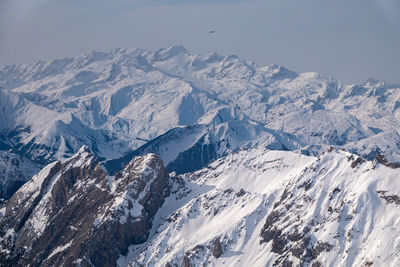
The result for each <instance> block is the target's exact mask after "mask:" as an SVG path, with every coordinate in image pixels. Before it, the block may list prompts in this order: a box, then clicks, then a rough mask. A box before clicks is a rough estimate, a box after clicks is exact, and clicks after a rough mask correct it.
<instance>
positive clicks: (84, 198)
mask: <svg viewBox="0 0 400 267" xmlns="http://www.w3.org/2000/svg"><path fill="white" fill-rule="evenodd" d="M169 190H170V189H169V182H168V173H167V172H166V169H165V168H164V166H163V163H162V161H161V159H160V158H159V157H158V156H155V155H152V154H149V155H145V156H142V157H137V158H135V159H133V160H132V161H131V162H130V163H129V164H128V165H127V166H126V167H125V168H124V169H123V170H122V171H120V172H118V173H116V175H115V176H108V173H107V172H106V171H105V170H104V168H103V167H102V165H100V164H99V163H98V161H97V160H96V159H95V157H94V156H93V155H92V153H91V152H90V151H89V150H88V148H86V147H84V148H82V149H81V150H80V151H79V152H78V153H77V154H76V155H75V156H73V157H72V158H70V159H69V160H67V161H65V162H64V163H62V162H59V161H58V162H55V163H52V164H50V165H48V166H47V167H46V168H44V169H43V170H42V171H41V172H40V173H39V174H37V175H36V176H34V177H33V178H32V180H31V181H29V182H28V183H27V184H25V185H24V186H23V187H21V188H20V190H18V191H17V192H16V194H14V196H13V197H12V198H11V199H10V200H9V201H8V203H7V204H6V206H5V212H4V216H3V217H2V218H1V220H0V248H1V252H0V265H20V266H21V265H22V266H28V265H29V266H61V265H64V266H74V265H81V266H91V265H95V266H115V265H116V261H117V259H118V258H119V256H120V255H124V254H126V253H127V252H128V247H129V246H130V245H133V244H140V243H143V242H145V241H146V240H147V238H148V234H149V230H150V228H151V226H152V220H153V217H154V215H155V213H156V212H157V211H158V209H159V208H160V207H161V205H162V204H163V202H164V198H165V197H166V196H168V195H169Z"/></svg>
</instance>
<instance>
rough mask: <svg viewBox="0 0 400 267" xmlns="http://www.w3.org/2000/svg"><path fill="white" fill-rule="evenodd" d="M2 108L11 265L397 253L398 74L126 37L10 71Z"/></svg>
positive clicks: (373, 258)
mask: <svg viewBox="0 0 400 267" xmlns="http://www.w3.org/2000/svg"><path fill="white" fill-rule="evenodd" d="M0 118H1V120H0V185H1V188H0V198H1V199H2V204H0V217H2V218H1V219H0V249H1V251H0V252H1V253H0V254H1V255H0V265H1V263H6V264H17V265H18V264H22V265H25V264H27V263H29V262H33V263H32V264H33V265H35V266H39V265H47V266H52V265H55V264H56V265H59V264H61V263H62V262H68V263H69V264H72V265H81V266H90V263H92V264H94V265H95V266H98V264H99V262H101V261H103V262H107V264H106V265H108V266H113V265H115V264H116V263H117V262H118V263H119V264H120V265H126V264H131V265H132V266H141V265H144V266H152V265H159V266H174V264H177V265H178V266H180V265H182V266H198V265H199V264H200V263H202V264H203V263H204V264H206V265H210V266H219V265H222V264H225V265H227V266H232V265H235V264H236V265H237V266H265V265H268V266H272V265H274V264H275V265H277V266H291V265H290V264H294V265H301V266H314V267H315V266H327V265H332V264H333V265H345V266H351V265H357V266H361V265H363V264H364V266H370V265H368V264H370V263H371V262H373V263H376V264H379V265H382V266H388V265H387V264H389V263H390V264H392V265H393V264H394V265H393V266H396V263H399V261H398V257H399V255H400V250H399V248H398V247H397V245H396V244H397V243H395V242H397V241H396V240H397V239H396V238H397V237H395V236H397V235H396V231H397V232H399V231H400V228H399V227H398V223H397V220H395V219H394V218H395V217H396V216H398V214H397V211H396V210H397V205H399V204H400V197H398V196H399V195H400V188H397V184H398V183H397V180H398V178H400V173H399V170H400V169H398V167H400V135H399V132H400V85H391V84H387V83H385V82H381V81H375V80H373V79H370V80H368V81H367V82H365V83H364V84H353V85H346V84H343V83H341V82H339V81H337V80H335V79H332V78H329V77H324V76H323V75H320V74H318V73H296V72H294V71H291V70H288V69H286V68H284V67H281V66H278V65H270V66H265V67H261V66H258V65H256V64H255V63H253V62H250V61H247V60H243V59H240V58H239V57H237V56H234V55H228V56H225V55H219V54H215V53H214V54H208V55H192V54H190V53H189V52H188V51H186V49H185V48H184V47H182V46H173V47H168V48H165V49H160V50H158V51H155V52H154V51H149V50H143V49H131V48H119V49H115V50H113V51H111V52H90V53H88V54H84V55H81V56H78V57H75V58H64V59H57V60H53V61H47V62H45V61H39V62H36V63H32V64H27V65H13V66H6V67H4V68H3V69H0ZM82 147H83V148H82ZM327 151H329V152H327ZM147 159H148V160H150V159H151V161H152V162H153V161H154V164H156V165H157V166H160V169H158V170H157V171H156V170H154V168H153V167H154V166H153V165H154V164H153V163H152V164H153V165H152V164H150V163H149V164H150V165H151V166H153V167H151V168H150V169H151V170H150V169H149V170H147V167H146V168H145V167H143V166H144V165H143V164H144V163H139V162H143V161H146V160H147ZM71 162H73V163H71ZM146 162H147V161H146ZM71 164H72V165H73V166H72V165H71ZM70 165H71V166H72V167H71V166H70ZM139 165H140V166H142V165H143V166H142V167H140V166H139ZM145 165H146V164H145ZM146 166H147V165H146ZM161 166H162V167H161ZM164 166H165V169H164ZM40 170H41V171H40ZM148 172H151V173H154V175H161V176H160V177H162V178H160V179H161V180H157V181H158V183H157V186H156V189H154V190H155V192H158V193H157V194H158V195H160V194H161V195H162V197H161V198H157V197H156V196H154V195H152V194H153V193H149V194H150V195H151V196H148V197H145V198H143V197H144V195H146V194H147V193H143V192H144V191H143V190H145V188H148V187H147V186H146V184H147V185H148V186H150V187H152V186H153V183H152V180H151V179H150V180H148V177H149V175H150V174H149V173H148ZM160 172H161V173H162V174H160ZM168 173H170V175H168ZM35 174H37V175H36V176H34V175H35ZM32 176H34V178H32ZM128 176H129V177H130V178H127V177H128ZM138 177H142V178H143V177H144V178H143V179H144V180H143V181H142V182H138V180H137V179H139V180H140V179H142V178H138ZM157 177H158V176H157ZM31 178H32V179H31ZM27 181H29V182H28V183H26V182H27ZM24 183H26V184H25V185H24V186H23V187H21V186H22V185H23V184H24ZM137 183H140V184H141V185H140V186H139V185H138V184H137ZM159 183H161V184H162V186H161V185H160V184H159ZM83 185H85V186H86V187H82V186H83ZM20 187H21V188H20ZM161 187H162V188H161ZM19 188H20V189H19ZM85 188H86V189H85ZM115 188H120V189H118V190H119V191H118V190H117V191H115V190H116V189H115ZM132 188H133V189H132ZM18 189H19V190H18ZM17 190H18V191H17ZM87 190H89V191H87ZM146 190H147V189H146ZM152 190H153V189H152ZM14 192H16V193H15V194H14ZM27 192H29V193H27ZM146 192H147V191H146ZM100 198H101V201H100ZM85 201H89V202H87V203H86V202H85ZM82 207H85V208H84V210H80V209H81V208H82ZM133 207H139V208H140V209H139V208H138V210H140V212H141V214H139V213H137V212H138V210H136V211H135V212H136V213H135V212H134V211H132V209H133ZM161 207H162V208H161ZM82 209H83V208H82ZM135 209H136V208H135ZM99 210H107V212H106V211H104V212H105V213H107V215H104V216H106V217H104V216H103V215H101V216H100V215H99ZM131 211H132V212H133V213H132V212H131ZM60 212H61V213H60ZM105 213H104V214H105ZM74 214H80V216H84V217H85V218H87V220H86V219H85V220H81V219H76V220H75V219H74V216H75V215H74ZM383 214H389V215H388V217H385V216H384V215H383ZM60 216H61V217H60ZM102 216H103V217H102ZM107 216H108V217H107ZM121 216H125V217H126V219H125V220H122V221H121V218H122V217H121ZM125 217H124V218H125ZM99 218H100V219H99ZM105 218H107V219H105ZM115 218H119V219H118V220H117V219H115ZM63 220H67V221H66V223H62V229H61V228H59V227H61V226H60V225H59V223H61V222H62V221H63ZM92 220H93V222H92ZM378 221H381V223H378ZM103 222H107V223H105V224H104V228H101V227H100V228H99V227H98V226H99V225H103ZM138 222H140V223H139V224H140V226H138V225H139V224H138ZM68 227H69V228H68ZM80 227H82V229H81V228H80ZM137 227H139V228H140V229H141V230H140V231H139V232H140V236H139V234H138V236H136V235H135V237H132V238H127V239H124V238H125V237H123V236H125V235H126V234H128V235H129V233H130V232H132V231H133V232H135V231H136V230H134V229H137ZM56 228H57V229H58V230H55V229H56ZM75 228H76V229H77V230H76V232H74V231H75V230H73V229H75ZM111 228H112V229H114V230H112V231H113V232H109V231H111V230H110V229H111ZM68 229H72V230H68ZM71 231H72V232H71ZM91 233H92V234H93V233H96V234H95V235H96V236H98V238H97V239H96V238H94V239H93V236H92V234H91ZM135 233H136V232H135ZM391 235H392V236H393V237H392V239H390V238H391V237H390V236H391ZM378 236H381V237H380V239H379V240H380V241H379V242H382V244H381V245H379V244H380V243H379V244H378V243H377V244H375V243H374V242H373V240H375V239H376V238H378ZM26 237H29V240H26ZM121 238H122V239H123V242H122V241H121ZM50 239H51V240H53V241H51V242H52V243H48V240H50ZM389 239H390V240H391V241H390V242H389V241H387V240H389ZM78 240H79V242H81V243H82V242H83V243H85V242H86V241H87V244H91V245H90V246H99V245H100V244H103V245H104V246H103V247H102V249H103V250H104V251H107V253H104V255H100V254H98V252H96V251H93V248H92V249H91V248H90V247H88V246H89V245H87V246H86V247H85V246H82V245H78V244H77V243H76V242H78ZM385 240H386V241H387V242H389V243H391V244H393V245H384V243H385V242H386V241H385ZM120 241H121V242H122V243H118V242H120ZM115 242H117V243H115ZM114 245H115V246H114ZM376 246H378V247H376ZM390 253H391V254H390ZM216 255H218V256H216ZM335 255H336V256H335ZM378 255H379V258H377V257H378ZM100 256H101V257H100ZM99 257H100V258H99ZM95 258H97V259H98V260H99V262H97V263H94V261H95ZM239 261H240V263H239ZM168 264H169V265H168ZM318 264H319V265H318ZM67 265H68V264H67Z"/></svg>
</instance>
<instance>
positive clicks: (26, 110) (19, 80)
mask: <svg viewBox="0 0 400 267" xmlns="http://www.w3.org/2000/svg"><path fill="white" fill-rule="evenodd" d="M0 87H3V89H1V90H0V102H1V103H3V104H4V108H5V111H0V112H5V113H4V114H3V113H1V114H2V117H3V118H6V119H5V120H4V121H3V122H2V125H1V126H2V127H0V128H1V129H2V136H3V137H2V138H1V142H3V143H5V144H7V145H8V146H10V148H12V149H13V150H14V151H15V152H18V153H23V154H24V155H26V156H28V157H29V158H31V159H35V160H40V161H43V162H49V161H51V160H54V159H61V158H63V157H70V156H72V155H73V154H74V153H75V152H77V151H78V149H79V148H80V147H81V146H82V145H88V146H89V147H90V148H91V150H92V151H93V152H94V153H95V154H96V156H98V157H100V158H106V159H111V158H119V157H121V156H123V155H125V153H128V152H131V151H135V150H137V149H138V148H140V147H141V146H143V145H145V144H146V143H147V142H148V141H149V140H153V139H155V138H156V137H159V136H161V135H163V134H165V133H166V132H168V131H169V130H171V129H174V128H176V127H187V126H194V125H206V126H210V125H214V126H215V133H213V135H214V136H215V137H216V140H215V141H214V142H215V143H218V142H224V141H226V138H229V137H231V138H234V136H235V134H234V133H233V132H235V131H236V132H237V133H238V137H237V138H238V139H239V140H237V141H238V142H236V143H233V144H230V149H231V150H233V151H235V150H237V149H239V148H240V147H241V146H243V145H244V144H248V146H249V147H255V146H256V145H255V144H249V143H251V141H252V140H253V138H254V135H252V134H248V132H254V127H258V132H257V133H256V134H257V136H259V139H260V140H259V141H258V142H257V144H260V145H269V144H271V142H276V143H277V144H279V145H276V147H280V148H282V147H284V148H286V149H288V150H298V151H301V150H303V151H304V153H311V154H314V155H317V154H318V153H320V152H321V151H323V147H324V146H325V145H328V146H329V145H335V146H344V145H346V146H347V147H346V148H347V149H348V150H351V151H353V152H354V153H358V154H361V155H365V156H368V158H370V159H373V158H374V156H375V155H376V154H377V153H383V154H385V156H386V157H387V158H388V159H389V161H396V162H399V161H400V158H399V154H398V145H399V137H398V136H399V134H398V132H399V116H400V113H399V112H400V102H399V101H398V100H397V99H399V98H400V97H399V94H400V93H399V92H400V90H399V88H398V86H395V85H389V84H386V83H384V82H377V81H373V80H369V81H368V82H366V83H365V84H361V85H345V84H342V83H340V82H338V81H336V80H334V79H331V78H327V77H324V76H322V75H319V74H317V73H299V74H298V73H295V72H293V71H290V70H287V69H285V68H283V67H281V66H278V65H271V66H265V67H260V66H257V65H256V64H254V63H253V62H249V61H246V60H242V59H240V58H239V57H237V56H233V55H228V56H224V55H218V54H209V55H192V54H190V53H189V52H188V51H186V50H185V49H184V48H183V47H182V46H174V47H169V48H166V49H160V50H158V51H155V52H152V51H148V50H141V49H130V48H126V49H125V48H124V49H122V48H121V49H115V50H113V51H111V52H91V53H88V54H84V55H82V56H78V57H75V58H65V59H58V60H53V61H49V62H37V63H33V64H28V65H18V66H7V67H5V68H3V69H2V70H0ZM226 111H229V112H230V111H234V112H233V113H232V114H231V115H229V116H228V117H224V116H225V115H227V114H228V112H226ZM221 112H222V113H223V114H222V113H221ZM240 113H242V114H240ZM220 116H222V117H221V118H222V121H221V120H220ZM37 118H40V120H38V119H37ZM229 121H236V122H240V127H239V128H240V129H237V128H238V126H237V125H236V126H235V125H231V123H229ZM224 123H225V124H228V125H225V126H222V125H221V124H224ZM254 125H257V126H254ZM221 127H222V128H228V129H230V133H229V134H228V135H220V134H219V132H220V131H221V130H219V128H221ZM260 127H263V128H265V129H264V130H261V129H260ZM226 131H227V132H229V131H228V130H226ZM271 131H281V132H282V133H285V134H286V136H287V137H289V136H290V137H291V138H286V139H284V140H281V139H279V140H278V141H276V140H274V141H273V140H271V137H270V134H271ZM383 136H384V137H383ZM383 140H384V142H385V145H382V144H381V143H382V142H383ZM286 141H288V143H287V142H286ZM360 142H362V144H361V143H360ZM366 144H369V145H366ZM310 146H311V147H312V148H311V149H309V148H310ZM179 147H180V146H179ZM181 147H182V149H185V147H186V145H182V146H181ZM321 148H322V150H321ZM222 150H223V149H222ZM177 152H178V153H179V152H183V151H174V152H173V153H172V152H171V154H168V155H167V154H165V158H164V157H163V159H165V160H166V162H170V161H173V160H174V159H172V157H175V155H176V154H177ZM228 152H229V151H228ZM226 154H227V153H218V157H219V156H220V155H226ZM214 159H215V158H212V159H211V160H214ZM207 163H209V162H207ZM202 167H203V166H202Z"/></svg>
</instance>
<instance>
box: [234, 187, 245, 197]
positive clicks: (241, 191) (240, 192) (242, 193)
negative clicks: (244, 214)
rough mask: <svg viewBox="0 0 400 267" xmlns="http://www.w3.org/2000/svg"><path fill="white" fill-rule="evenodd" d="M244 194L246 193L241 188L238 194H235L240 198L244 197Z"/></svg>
mask: <svg viewBox="0 0 400 267" xmlns="http://www.w3.org/2000/svg"><path fill="white" fill-rule="evenodd" d="M244 194H246V191H244V190H243V188H241V189H240V190H239V192H237V193H236V196H237V197H241V196H244Z"/></svg>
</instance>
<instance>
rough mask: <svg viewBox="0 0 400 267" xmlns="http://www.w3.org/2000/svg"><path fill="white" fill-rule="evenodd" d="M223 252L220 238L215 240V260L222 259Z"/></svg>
mask: <svg viewBox="0 0 400 267" xmlns="http://www.w3.org/2000/svg"><path fill="white" fill-rule="evenodd" d="M222 253H223V251H222V246H221V241H220V240H219V238H217V239H215V241H214V248H213V256H214V257H215V258H219V257H221V255H222Z"/></svg>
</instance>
